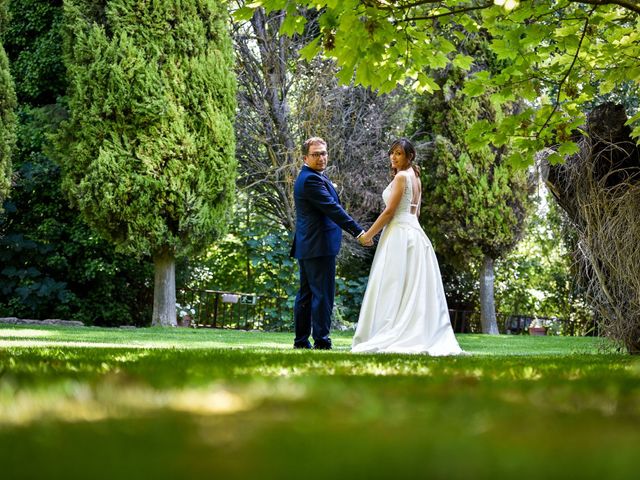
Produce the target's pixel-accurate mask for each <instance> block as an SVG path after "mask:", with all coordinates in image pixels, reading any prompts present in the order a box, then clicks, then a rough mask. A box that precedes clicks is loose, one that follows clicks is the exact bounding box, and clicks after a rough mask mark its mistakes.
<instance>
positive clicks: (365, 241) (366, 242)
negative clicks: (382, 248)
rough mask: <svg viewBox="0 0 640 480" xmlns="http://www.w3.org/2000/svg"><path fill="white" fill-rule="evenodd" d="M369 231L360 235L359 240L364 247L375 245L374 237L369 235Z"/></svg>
mask: <svg viewBox="0 0 640 480" xmlns="http://www.w3.org/2000/svg"><path fill="white" fill-rule="evenodd" d="M367 233H368V232H366V233H364V234H363V235H360V236H359V237H358V242H359V243H360V245H362V246H363V247H372V246H373V238H371V236H369V235H368V234H367Z"/></svg>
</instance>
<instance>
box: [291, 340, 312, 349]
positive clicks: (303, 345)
mask: <svg viewBox="0 0 640 480" xmlns="http://www.w3.org/2000/svg"><path fill="white" fill-rule="evenodd" d="M293 348H294V349H295V350H299V349H302V350H309V349H311V348H312V347H311V343H310V342H306V343H294V344H293Z"/></svg>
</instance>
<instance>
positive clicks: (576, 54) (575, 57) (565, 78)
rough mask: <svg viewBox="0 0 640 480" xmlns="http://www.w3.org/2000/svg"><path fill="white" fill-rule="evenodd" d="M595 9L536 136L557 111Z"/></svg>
mask: <svg viewBox="0 0 640 480" xmlns="http://www.w3.org/2000/svg"><path fill="white" fill-rule="evenodd" d="M596 8H597V6H594V7H593V8H592V9H591V11H590V12H589V14H588V15H587V17H586V18H585V19H584V26H583V27H582V35H580V41H579V42H578V47H577V48H576V53H575V54H574V55H573V60H572V61H571V65H569V68H568V69H567V71H566V73H565V74H564V77H563V78H562V80H560V83H558V93H557V94H556V101H555V102H554V105H553V110H551V113H550V114H549V116H548V117H547V120H546V121H545V122H544V124H543V125H542V127H540V129H539V130H538V136H539V135H540V134H541V133H542V131H543V130H544V129H545V128H547V125H549V122H550V121H551V118H552V117H553V116H554V115H555V113H556V111H557V110H558V106H559V105H560V95H561V94H562V85H563V84H564V82H566V81H567V78H569V75H570V74H571V70H573V67H574V65H575V64H576V61H577V60H578V54H579V53H580V49H581V48H582V42H583V41H584V37H585V36H586V35H587V27H588V26H589V17H590V16H591V14H592V13H593V12H594V11H595V9H596Z"/></svg>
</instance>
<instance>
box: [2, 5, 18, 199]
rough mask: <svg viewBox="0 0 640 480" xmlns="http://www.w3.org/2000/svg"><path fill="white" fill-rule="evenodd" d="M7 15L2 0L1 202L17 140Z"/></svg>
mask: <svg viewBox="0 0 640 480" xmlns="http://www.w3.org/2000/svg"><path fill="white" fill-rule="evenodd" d="M7 17H8V15H7V8H6V2H5V0H0V204H1V203H2V201H3V200H4V199H5V198H6V197H7V195H8V193H9V189H10V188H11V152H12V150H13V147H14V145H15V141H16V137H15V129H16V116H15V108H16V94H15V89H14V84H13V78H12V77H11V72H10V71H9V60H8V58H7V54H6V53H5V51H4V48H3V46H2V34H3V32H4V29H5V26H6V23H7V20H8V18H7Z"/></svg>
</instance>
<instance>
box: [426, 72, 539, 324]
mask: <svg viewBox="0 0 640 480" xmlns="http://www.w3.org/2000/svg"><path fill="white" fill-rule="evenodd" d="M464 79H465V75H464V73H463V72H462V71H461V70H460V69H452V70H451V71H450V72H449V74H448V75H446V76H442V78H440V79H439V84H438V85H439V89H438V91H437V92H435V93H434V94H433V95H430V96H424V97H423V98H421V99H420V101H419V102H418V106H417V110H416V115H415V120H414V125H413V127H414V129H415V130H416V132H417V133H416V135H418V136H420V137H422V138H423V139H424V140H428V142H426V143H425V147H424V156H425V157H426V158H425V159H424V162H423V165H424V175H423V207H422V209H421V217H422V220H423V223H424V224H425V225H426V230H427V232H428V234H429V236H430V238H432V240H433V241H434V243H435V245H436V250H437V251H438V253H439V254H440V255H441V256H442V257H444V261H445V262H447V263H450V264H452V265H455V266H457V267H458V268H461V269H463V270H464V269H466V266H467V265H469V264H470V263H472V262H473V261H478V260H479V261H481V262H482V268H481V269H480V304H481V320H482V330H483V332H485V333H498V327H497V324H496V316H495V306H494V303H493V274H494V273H493V262H494V261H495V260H496V259H498V258H500V257H502V256H504V255H505V254H506V253H507V252H508V251H509V250H510V249H511V248H513V246H514V245H515V244H516V242H517V241H518V240H519V239H520V238H521V234H522V231H523V227H524V221H525V217H526V213H527V209H528V194H529V190H530V188H529V184H528V181H527V177H526V173H525V172H523V171H517V170H515V169H514V168H513V167H511V166H510V165H509V164H508V163H507V162H506V161H505V154H506V153H507V151H506V148H502V149H493V148H489V147H483V148H482V149H477V150H472V149H470V148H469V145H468V143H467V142H466V140H465V132H466V131H467V129H468V128H469V126H470V125H471V124H472V123H473V122H475V121H477V120H480V119H485V120H486V121H489V122H495V121H497V120H499V119H500V118H502V116H503V115H505V111H504V110H505V109H504V108H501V107H500V106H498V105H494V104H492V103H491V101H490V99H489V97H488V96H482V97H477V98H472V97H469V96H468V95H466V94H465V93H464V92H463V85H464ZM507 108H508V107H507ZM511 108H513V107H511Z"/></svg>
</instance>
